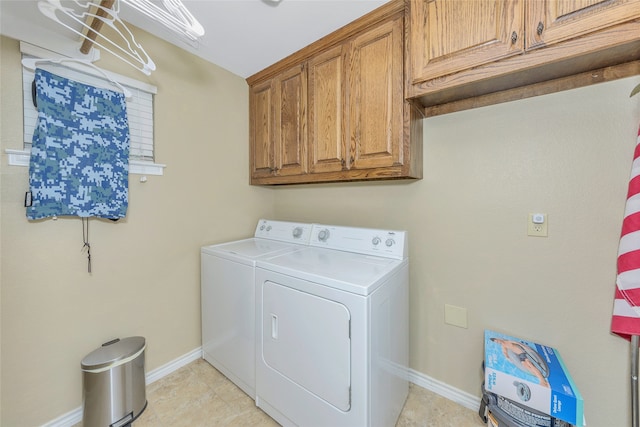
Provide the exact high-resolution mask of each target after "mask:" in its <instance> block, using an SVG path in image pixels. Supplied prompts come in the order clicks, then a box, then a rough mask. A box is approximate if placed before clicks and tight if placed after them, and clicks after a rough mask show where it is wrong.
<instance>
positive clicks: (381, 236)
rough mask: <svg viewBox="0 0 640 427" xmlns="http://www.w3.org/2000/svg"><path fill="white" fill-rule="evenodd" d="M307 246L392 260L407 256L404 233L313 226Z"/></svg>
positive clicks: (405, 234)
mask: <svg viewBox="0 0 640 427" xmlns="http://www.w3.org/2000/svg"><path fill="white" fill-rule="evenodd" d="M309 244H310V246H317V247H325V248H329V249H335V250H339V251H347V252H356V253H361V254H367V255H376V256H382V257H386V258H394V259H404V258H407V257H408V256H409V250H408V242H407V232H406V231H394V230H377V229H372V228H358V227H342V226H335V225H323V224H313V226H312V230H311V241H310V243H309Z"/></svg>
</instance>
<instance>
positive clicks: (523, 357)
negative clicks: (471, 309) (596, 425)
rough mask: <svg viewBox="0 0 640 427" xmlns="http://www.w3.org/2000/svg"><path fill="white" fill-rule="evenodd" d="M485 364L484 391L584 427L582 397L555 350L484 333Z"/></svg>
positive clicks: (508, 337)
mask: <svg viewBox="0 0 640 427" xmlns="http://www.w3.org/2000/svg"><path fill="white" fill-rule="evenodd" d="M484 364H485V369H484V374H485V388H486V390H487V391H489V392H491V393H495V394H497V395H500V396H503V397H506V398H507V399H510V400H513V401H514V402H518V403H521V404H522V405H525V406H527V407H530V408H532V409H535V410H538V411H540V412H542V413H545V414H549V415H551V416H552V417H555V418H558V419H560V420H563V421H566V422H568V423H569V424H573V425H575V426H578V427H582V426H584V414H583V407H584V402H583V400H582V396H581V395H580V392H579V391H578V389H577V387H576V386H575V384H574V382H573V380H572V379H571V376H570V375H569V372H568V371H567V369H566V367H565V365H564V362H563V361H562V358H561V357H560V354H559V353H558V351H557V350H556V349H554V348H552V347H547V346H545V345H541V344H536V343H533V342H530V341H525V340H521V339H519V338H514V337H511V336H509V335H504V334H500V333H498V332H493V331H490V330H485V334H484Z"/></svg>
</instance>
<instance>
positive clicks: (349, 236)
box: [256, 224, 409, 427]
mask: <svg viewBox="0 0 640 427" xmlns="http://www.w3.org/2000/svg"><path fill="white" fill-rule="evenodd" d="M408 294H409V260H408V249H407V236H406V233H405V232H403V231H387V230H373V229H363V228H352V227H337V226H326V225H318V224H314V225H313V227H312V231H311V241H310V244H309V246H308V247H306V248H303V249H301V250H298V251H295V252H289V253H285V254H280V255H276V256H273V257H269V258H263V259H260V260H258V261H257V263H256V309H257V311H256V332H257V333H256V339H257V341H256V351H257V354H256V404H257V406H259V407H260V408H262V409H263V410H264V411H265V412H266V413H267V414H269V415H270V416H271V417H272V418H274V419H275V420H276V421H278V422H279V423H280V424H282V425H284V426H303V427H315V426H317V427H341V426H342V427H347V426H349V427H365V426H383V427H391V426H394V425H395V424H396V421H397V419H398V416H399V414H400V412H401V410H402V407H403V405H404V402H405V400H406V397H407V394H408V354H409V345H408V344H409V330H408V323H409V321H408V313H409V306H408V304H409V303H408Z"/></svg>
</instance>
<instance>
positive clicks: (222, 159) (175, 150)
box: [0, 33, 274, 427]
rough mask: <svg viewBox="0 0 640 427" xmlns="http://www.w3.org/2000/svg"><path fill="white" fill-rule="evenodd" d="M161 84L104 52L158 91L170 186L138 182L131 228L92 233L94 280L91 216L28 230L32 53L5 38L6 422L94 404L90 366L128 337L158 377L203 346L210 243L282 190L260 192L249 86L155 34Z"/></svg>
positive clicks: (254, 215) (105, 227) (112, 226)
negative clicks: (86, 399)
mask: <svg viewBox="0 0 640 427" xmlns="http://www.w3.org/2000/svg"><path fill="white" fill-rule="evenodd" d="M137 37H138V40H139V41H140V42H141V44H142V45H143V46H144V47H145V49H146V50H147V52H148V53H149V54H150V56H152V57H153V59H154V60H155V62H156V64H157V66H158V70H157V71H156V72H154V73H153V75H152V76H151V77H150V78H147V77H146V76H144V75H143V74H141V73H139V72H137V71H136V70H135V69H133V68H130V67H128V66H126V65H124V64H121V63H120V62H119V61H118V60H116V59H113V58H112V57H110V55H109V54H107V53H104V54H103V59H102V60H101V61H100V65H101V66H102V67H103V68H106V69H110V70H112V71H116V72H119V73H122V74H128V75H130V76H132V77H134V78H136V79H139V80H142V81H147V82H149V83H152V84H155V85H156V86H157V87H158V94H157V96H156V98H155V112H156V116H155V123H156V125H155V135H156V138H155V140H156V154H157V157H156V160H157V161H158V162H159V163H166V164H167V168H166V169H165V174H164V176H160V177H159V176H148V182H146V183H144V184H143V183H141V182H139V178H140V176H139V175H131V176H130V197H129V200H130V204H129V211H128V214H127V218H126V219H125V220H123V221H119V222H118V223H112V222H110V221H101V220H96V219H93V220H91V221H90V243H91V245H92V246H91V247H92V255H93V263H92V264H93V265H92V267H93V272H92V274H88V273H87V262H86V261H87V260H86V256H85V254H83V253H81V252H80V249H81V248H82V228H81V223H80V220H79V219H77V218H70V219H69V218H60V219H58V220H57V221H53V220H43V221H31V222H30V221H27V219H26V217H25V209H24V207H23V206H22V204H23V200H24V193H25V191H26V190H27V187H28V176H27V168H25V167H15V166H7V156H6V154H5V152H4V150H5V149H6V148H13V149H21V148H22V143H21V141H22V114H21V109H22V101H21V65H20V62H19V61H20V53H19V46H18V42H17V41H15V40H11V39H7V38H0V42H1V47H0V55H1V57H0V61H1V70H0V71H1V81H0V84H1V86H0V89H1V91H2V96H1V101H0V102H1V103H0V108H1V116H0V123H1V126H2V131H1V133H0V139H1V148H2V163H1V166H0V167H1V174H0V179H1V180H2V181H1V182H2V189H1V193H0V207H1V210H0V212H1V222H0V232H1V236H2V240H1V246H0V248H1V251H2V261H1V264H0V267H1V272H2V274H1V280H2V282H1V285H2V292H1V302H2V306H1V313H2V316H1V325H2V330H1V333H2V376H1V384H2V405H1V407H2V419H1V421H0V424H1V425H3V426H6V427H18V426H20V427H22V426H35V425H40V424H42V423H44V422H47V421H50V420H52V419H54V418H56V417H58V416H60V415H62V414H64V413H66V412H68V411H71V410H74V409H76V408H77V407H78V406H80V404H81V396H82V376H81V371H80V361H81V359H82V358H83V357H84V356H85V355H86V354H87V353H89V352H90V351H92V350H93V349H95V348H97V347H98V346H99V345H100V344H101V343H102V342H105V341H107V340H109V339H111V338H114V337H126V336H132V335H142V336H144V337H146V339H147V351H146V357H147V371H150V370H152V369H155V368H157V367H159V366H161V365H163V364H165V363H167V362H169V361H172V360H174V359H176V358H177V357H180V356H182V355H184V354H186V353H188V352H190V351H191V350H193V349H196V348H197V347H199V346H200V343H201V339H200V270H199V269H200V258H199V248H200V246H202V245H203V244H208V243H213V242H221V241H225V240H231V239H236V238H241V237H247V236H248V235H250V234H251V233H252V230H253V228H254V227H255V224H256V222H257V220H258V218H260V217H270V216H272V214H273V200H274V197H273V192H272V191H270V190H269V189H263V188H255V187H250V186H249V185H248V175H247V164H248V144H247V141H248V88H247V85H246V82H245V81H244V80H243V79H242V78H240V77H238V76H235V75H233V74H231V73H229V72H227V71H225V70H222V69H221V68H219V67H217V66H215V65H212V64H209V63H207V62H205V61H202V60H199V59H197V58H195V57H194V56H192V55H190V54H187V53H185V52H184V51H181V50H179V49H177V48H175V47H173V46H171V45H169V44H166V43H164V42H160V41H158V39H155V38H151V37H149V36H148V35H147V34H145V33H140V34H139V35H137Z"/></svg>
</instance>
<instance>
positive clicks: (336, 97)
mask: <svg viewBox="0 0 640 427" xmlns="http://www.w3.org/2000/svg"><path fill="white" fill-rule="evenodd" d="M344 89H345V83H344V53H343V45H340V46H337V47H334V48H333V49H329V50H328V51H326V52H324V53H321V54H319V55H317V56H314V57H313V58H311V59H310V60H309V170H310V171H311V172H312V173H320V172H336V171H341V170H342V169H343V168H344V166H345V160H344V156H345V152H346V149H345V138H344V125H343V123H344V117H345V113H344V105H345V103H344Z"/></svg>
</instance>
